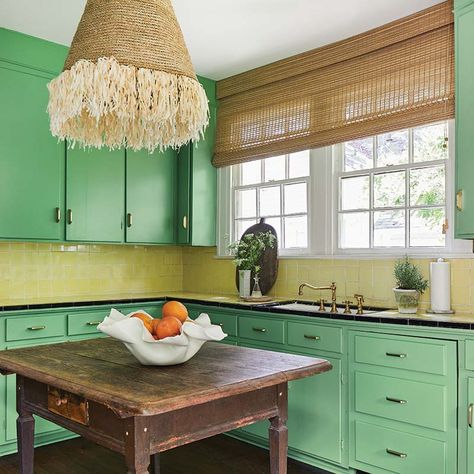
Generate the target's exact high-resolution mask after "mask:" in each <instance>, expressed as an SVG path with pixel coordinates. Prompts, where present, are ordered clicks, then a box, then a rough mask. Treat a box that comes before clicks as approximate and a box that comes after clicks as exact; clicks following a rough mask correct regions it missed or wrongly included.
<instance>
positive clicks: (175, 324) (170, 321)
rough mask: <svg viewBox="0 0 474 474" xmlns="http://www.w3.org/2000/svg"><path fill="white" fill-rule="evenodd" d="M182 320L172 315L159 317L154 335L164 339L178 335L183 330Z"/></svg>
mask: <svg viewBox="0 0 474 474" xmlns="http://www.w3.org/2000/svg"><path fill="white" fill-rule="evenodd" d="M181 326H182V324H181V321H180V320H179V319H177V318H174V317H172V316H168V317H167V318H163V319H159V320H158V323H156V326H155V333H154V335H155V336H156V337H158V339H164V338H165V337H172V336H177V335H178V334H180V332H181Z"/></svg>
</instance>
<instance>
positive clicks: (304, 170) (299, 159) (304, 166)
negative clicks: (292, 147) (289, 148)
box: [289, 150, 309, 178]
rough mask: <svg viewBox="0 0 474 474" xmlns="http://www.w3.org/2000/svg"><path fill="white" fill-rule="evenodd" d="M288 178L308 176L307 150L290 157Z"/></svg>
mask: <svg viewBox="0 0 474 474" xmlns="http://www.w3.org/2000/svg"><path fill="white" fill-rule="evenodd" d="M289 173H290V174H289V178H301V177H303V176H309V150H305V151H300V152H298V153H292V154H291V155H290V170H289Z"/></svg>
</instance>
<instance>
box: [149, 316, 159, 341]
mask: <svg viewBox="0 0 474 474" xmlns="http://www.w3.org/2000/svg"><path fill="white" fill-rule="evenodd" d="M160 321H161V319H159V318H156V319H152V320H151V328H150V332H151V334H152V335H153V337H155V334H156V328H157V326H158V324H159V323H160ZM155 339H158V338H157V337H155Z"/></svg>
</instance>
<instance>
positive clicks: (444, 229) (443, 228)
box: [441, 219, 449, 235]
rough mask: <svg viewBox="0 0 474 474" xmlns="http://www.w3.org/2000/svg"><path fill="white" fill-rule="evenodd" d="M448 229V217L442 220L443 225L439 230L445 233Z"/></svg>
mask: <svg viewBox="0 0 474 474" xmlns="http://www.w3.org/2000/svg"><path fill="white" fill-rule="evenodd" d="M448 229H449V223H448V219H445V220H444V222H443V225H442V226H441V232H442V233H443V234H444V235H446V234H447V233H448Z"/></svg>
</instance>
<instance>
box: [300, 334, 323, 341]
mask: <svg viewBox="0 0 474 474" xmlns="http://www.w3.org/2000/svg"><path fill="white" fill-rule="evenodd" d="M304 338H305V339H311V340H312V341H319V340H320V339H321V338H320V337H319V336H311V335H310V334H305V335H304Z"/></svg>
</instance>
